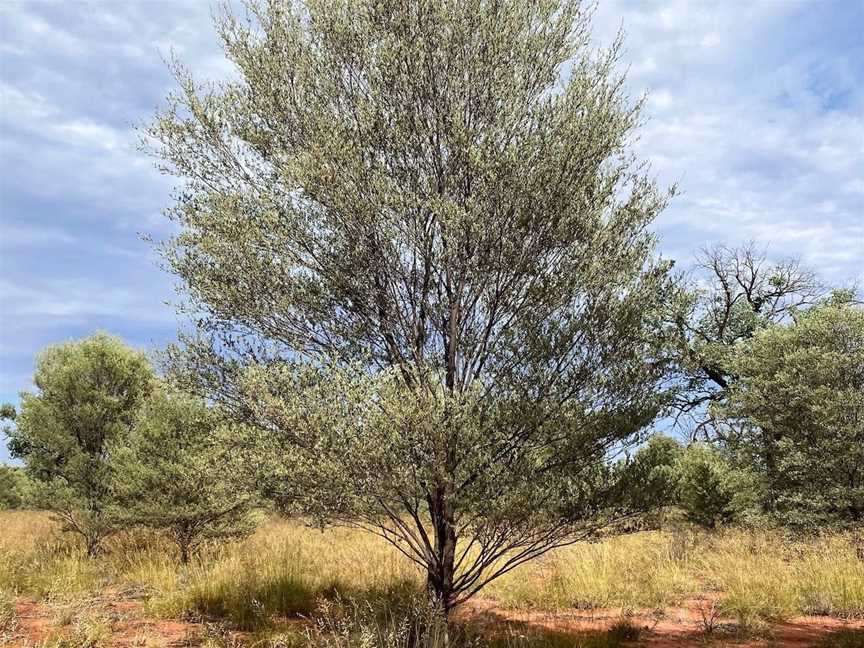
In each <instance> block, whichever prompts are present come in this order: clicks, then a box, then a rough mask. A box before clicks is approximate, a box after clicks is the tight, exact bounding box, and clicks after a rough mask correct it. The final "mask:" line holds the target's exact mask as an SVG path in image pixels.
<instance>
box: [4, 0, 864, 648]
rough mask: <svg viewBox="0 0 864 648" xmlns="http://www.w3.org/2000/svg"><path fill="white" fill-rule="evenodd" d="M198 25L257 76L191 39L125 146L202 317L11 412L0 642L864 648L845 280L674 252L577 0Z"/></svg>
mask: <svg viewBox="0 0 864 648" xmlns="http://www.w3.org/2000/svg"><path fill="white" fill-rule="evenodd" d="M216 29H217V32H218V35H219V37H220V38H221V40H222V43H223V45H224V49H225V54H226V56H227V57H228V59H229V60H230V62H231V63H232V64H233V65H234V67H235V69H236V72H237V75H236V78H232V80H230V81H226V82H225V83H224V84H215V85H210V84H206V83H199V82H197V81H196V80H194V79H193V78H192V75H191V74H190V73H189V71H188V70H186V69H185V68H184V67H183V66H182V65H181V64H180V63H179V62H177V61H174V62H173V70H174V72H175V74H176V77H177V82H178V89H177V91H176V92H175V93H173V94H172V95H170V96H169V97H168V102H167V106H166V107H165V108H164V109H163V110H162V111H161V112H160V113H159V114H157V115H156V117H155V118H154V120H153V122H152V123H151V124H150V125H149V127H147V128H145V129H144V131H143V132H142V135H143V138H144V140H145V145H144V147H145V150H147V151H149V152H150V153H152V154H153V155H154V156H155V157H156V158H157V160H158V163H159V165H160V168H161V169H162V170H163V171H166V172H168V173H170V174H172V175H174V176H175V177H176V178H177V181H178V191H177V193H176V203H175V204H174V205H173V206H172V207H171V208H170V209H169V210H168V211H167V215H168V216H169V218H170V219H171V220H172V221H173V225H172V228H171V231H172V232H174V235H173V236H172V237H170V238H169V239H167V240H165V241H162V242H161V243H160V245H159V251H160V253H161V255H162V259H163V262H164V267H165V268H166V269H167V270H168V271H169V272H171V273H172V274H173V275H174V276H175V277H176V279H177V280H179V284H180V285H179V289H180V291H181V293H182V294H183V296H184V299H185V301H184V303H183V304H182V306H181V311H182V312H183V313H185V314H189V315H190V316H191V321H190V324H189V326H187V327H185V328H184V329H183V331H181V333H180V334H179V335H178V341H177V343H176V344H173V345H170V346H169V347H168V348H167V349H162V350H160V351H159V352H158V353H156V354H150V355H149V356H148V355H147V354H146V353H144V352H143V351H141V350H136V349H132V348H130V347H128V346H127V345H126V344H125V343H124V342H123V341H122V340H120V339H119V338H116V337H112V336H110V335H108V334H106V333H96V334H94V335H92V336H90V337H87V338H85V339H82V340H74V341H67V342H64V343H60V344H56V345H51V346H49V347H47V348H46V349H45V350H43V351H42V352H41V353H40V354H39V355H38V356H37V358H36V361H35V371H34V375H33V380H32V382H33V385H34V388H33V389H32V390H31V391H25V392H22V393H21V399H20V403H19V404H18V405H17V406H12V405H4V406H3V408H2V412H0V413H2V418H4V419H6V420H7V421H8V423H7V426H6V428H5V429H4V431H5V434H6V437H7V438H8V446H9V449H10V451H11V454H12V455H13V457H15V458H16V459H18V460H20V462H21V463H22V464H23V467H21V468H15V469H12V468H4V469H3V470H2V471H0V488H2V491H0V507H4V508H9V509H18V510H12V511H9V512H4V513H2V514H0V533H2V535H0V637H4V638H5V639H6V640H8V641H11V642H13V644H14V643H15V642H18V643H21V642H27V641H30V642H31V643H32V642H41V644H39V645H41V646H42V647H43V648H49V647H56V648H60V647H62V646H66V647H69V648H85V647H88V648H95V647H97V646H102V645H106V646H107V645H112V644H117V645H140V646H146V645H165V644H166V643H167V644H173V645H211V646H240V645H260V646H271V647H272V648H277V647H279V646H333V647H334V648H343V647H348V646H363V647H368V648H373V647H381V648H390V647H391V646H392V647H393V648H396V647H400V648H402V647H404V648H423V647H427V646H428V647H430V648H431V647H436V648H437V647H438V646H441V647H446V646H449V647H453V646H461V645H462V644H465V645H466V646H467V645H477V646H481V645H490V646H497V645H503V646H508V645H531V644H537V645H547V646H583V647H585V648H589V647H593V648H604V647H606V648H610V647H612V646H622V645H628V644H629V645H638V644H639V643H645V642H651V641H653V639H654V638H656V637H657V636H660V635H661V634H662V633H660V632H659V631H658V632H656V633H655V629H656V628H661V627H662V626H663V624H664V623H668V624H672V625H674V624H675V623H678V624H679V626H682V627H685V628H686V629H687V632H688V633H689V635H688V636H686V637H684V638H683V639H682V641H683V640H693V641H698V642H718V643H719V644H720V645H722V644H724V643H728V642H730V641H731V642H735V641H737V640H739V639H746V638H748V637H753V636H757V637H758V636H763V635H764V636H766V637H767V641H769V642H770V641H774V636H775V635H774V633H775V631H776V632H780V630H777V626H778V624H779V622H780V621H782V620H783V619H788V618H791V617H797V616H801V615H820V616H821V617H823V619H822V621H823V625H825V624H828V625H826V627H828V626H830V624H831V623H834V624H841V623H842V622H844V621H849V627H840V626H839V625H835V626H831V627H830V628H828V629H829V630H833V631H836V632H833V633H829V632H828V631H827V630H826V631H825V632H823V633H822V635H820V636H818V637H817V636H815V635H814V636H810V638H809V639H806V638H805V640H812V641H822V640H823V639H824V640H825V641H827V642H833V643H831V644H830V645H835V646H843V645H846V646H854V645H858V646H860V645H861V633H860V629H861V627H862V624H861V622H860V619H861V618H864V569H862V565H864V560H862V550H861V544H860V543H861V539H860V537H861V536H860V534H861V532H862V523H864V310H862V309H861V303H860V299H859V298H858V295H857V292H856V291H855V290H854V289H849V288H846V287H843V286H833V287H829V286H825V285H823V284H822V283H821V282H820V280H819V279H818V278H817V277H816V276H815V274H814V273H812V272H811V271H810V270H809V269H807V268H805V267H803V266H802V265H801V264H800V263H799V262H798V261H796V260H794V259H785V258H782V256H781V258H779V259H773V258H769V256H768V254H767V253H765V252H763V251H762V250H760V249H759V248H757V247H756V246H755V245H742V246H738V247H726V246H723V245H716V246H712V247H708V248H705V249H703V250H702V251H701V252H699V253H698V254H697V257H696V262H695V263H694V264H693V265H692V267H691V273H689V274H681V273H678V271H677V270H676V269H675V268H674V264H673V262H672V261H671V260H669V259H665V258H663V257H662V256H661V255H660V254H659V253H658V251H657V238H656V236H655V235H654V233H653V232H652V230H651V225H652V223H653V221H654V219H655V218H656V217H657V216H658V215H659V214H660V213H661V212H662V210H663V209H664V208H665V207H666V205H667V203H668V201H669V200H672V199H674V196H675V194H676V188H674V187H672V188H669V189H668V190H667V189H662V188H660V187H658V185H657V182H656V181H655V179H654V177H655V176H654V173H653V172H652V171H651V169H649V168H648V167H647V166H646V165H645V164H643V163H642V162H641V161H640V160H639V159H637V157H636V156H634V155H633V154H632V152H631V151H630V143H631V142H632V141H633V139H634V138H635V137H636V136H637V131H638V126H639V125H640V123H641V122H642V115H641V110H642V108H643V105H644V104H643V102H641V101H636V100H633V99H631V97H630V96H629V95H628V94H627V92H626V90H625V85H624V80H623V77H622V75H621V70H622V69H623V68H624V67H626V66H625V65H623V63H624V61H622V51H623V50H622V41H621V40H620V39H618V40H616V41H615V42H614V43H612V44H611V45H610V47H609V48H608V49H606V50H602V51H597V50H596V49H595V48H594V46H593V45H592V42H593V41H592V35H591V11H590V10H587V9H586V8H585V7H583V6H582V5H581V4H580V3H579V2H577V1H570V0H560V1H557V2H556V1H551V2H487V1H485V0H471V1H467V2H466V1H463V0H459V1H456V0H441V1H439V2H407V3H405V2H401V0H400V1H399V2H396V1H395V0H393V1H386V0H385V1H383V2H382V1H379V0H374V1H373V0H345V1H344V2H334V1H332V0H308V1H307V2H296V3H294V2H280V1H273V2H251V3H250V5H249V7H248V13H247V14H246V15H245V16H243V17H238V16H236V15H233V14H231V12H230V6H226V8H225V11H224V12H223V13H222V14H220V15H219V16H218V17H217V19H216ZM565 71H566V74H565ZM658 430H666V431H667V432H668V433H669V434H660V433H659V432H658ZM27 508H32V509H37V510H33V511H27V510H23V509H27ZM265 512H266V513H265ZM28 606H29V607H28ZM22 607H23V608H26V609H28V610H30V612H29V613H28V614H27V615H23V614H22V613H21V609H22ZM28 615H29V616H28ZM40 615H41V616H40ZM45 615H49V616H52V618H53V621H52V622H51V623H48V624H47V626H46V627H45V628H43V630H45V631H44V632H42V633H41V635H44V636H40V637H38V638H34V637H32V636H30V635H29V634H28V633H31V631H33V628H32V625H33V619H34V618H43V617H44V616H45ZM129 615H132V616H133V617H134V618H135V619H137V621H134V622H133V621H130V618H129ZM136 615H137V616H136ZM544 615H546V616H545V617H544ZM568 615H569V616H568ZM694 615H696V616H694ZM25 616H26V617H27V623H29V624H30V625H26V624H25V623H24V620H25ZM159 619H161V620H162V623H163V626H158V625H154V624H155V623H156V622H155V621H154V620H159ZM544 619H545V620H544ZM855 620H858V621H855ZM121 621H122V622H121ZM124 624H125V625H124ZM148 624H149V625H148ZM172 624H173V625H172ZM592 624H593V625H592ZM688 624H689V625H688ZM43 625H46V624H43ZM25 626H26V627H25ZM130 627H132V628H133V630H134V632H137V633H138V634H135V635H134V636H130V635H129V633H130V632H132V631H133V630H130ZM22 628H24V629H23V630H22ZM160 628H161V629H160ZM824 629H825V628H823V630H824ZM22 632H23V635H22ZM159 632H163V634H162V635H158V633H159ZM166 632H174V633H175V635H176V633H177V632H182V633H187V632H188V633H192V634H183V635H182V636H179V637H178V636H173V638H171V639H168V638H166V636H164V633H166ZM154 633H156V634H154ZM817 634H818V633H817ZM157 635H158V636H157ZM823 635H824V636H823ZM777 636H780V635H777ZM160 637H161V638H160ZM778 641H781V640H780V639H778ZM154 642H155V644H154ZM159 642H162V643H161V644H160V643H159ZM178 642H179V643H178ZM682 645H685V644H682ZM825 645H826V646H827V645H829V644H828V643H826V644H825Z"/></svg>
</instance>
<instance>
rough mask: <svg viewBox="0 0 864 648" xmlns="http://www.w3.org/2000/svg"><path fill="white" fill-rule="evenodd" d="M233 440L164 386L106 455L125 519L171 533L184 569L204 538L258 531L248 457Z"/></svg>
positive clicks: (208, 413) (209, 414)
mask: <svg viewBox="0 0 864 648" xmlns="http://www.w3.org/2000/svg"><path fill="white" fill-rule="evenodd" d="M230 442H231V427H230V426H228V425H226V424H225V422H224V420H222V418H221V417H220V416H219V415H218V413H217V412H215V411H214V410H213V409H212V408H209V407H207V405H206V404H205V403H203V402H202V401H201V400H200V399H198V398H194V397H190V396H187V395H184V394H180V393H177V392H174V391H173V390H171V389H170V388H168V387H166V386H164V385H163V386H161V387H160V388H158V389H156V390H155V391H154V393H153V394H152V395H151V396H150V397H149V398H148V399H147V401H145V402H144V403H143V405H142V407H141V408H140V410H139V412H138V415H137V417H136V421H135V425H134V429H133V433H132V434H130V435H129V436H128V437H124V438H123V439H122V441H120V442H119V443H115V444H113V445H112V447H111V448H110V449H109V452H110V453H111V455H112V464H113V468H114V482H115V491H116V493H117V496H118V500H119V503H120V504H121V505H122V507H123V517H124V518H125V519H126V520H127V521H128V522H129V523H130V524H142V525H145V526H149V527H152V528H155V529H166V530H168V531H169V533H170V534H171V537H172V538H173V540H174V541H175V543H176V544H177V547H178V549H179V551H180V561H181V562H182V563H183V564H186V563H188V562H189V559H190V558H191V557H192V555H193V554H194V553H195V551H196V550H197V549H198V547H199V546H200V544H201V542H202V541H204V540H207V539H227V538H241V537H243V536H245V535H248V534H249V533H251V532H252V531H253V530H254V529H255V517H254V515H253V513H252V507H253V506H254V504H255V498H254V497H253V495H252V489H251V487H250V484H249V479H248V467H247V466H246V464H245V459H246V458H245V456H243V455H241V454H240V453H238V452H232V446H231V443H230Z"/></svg>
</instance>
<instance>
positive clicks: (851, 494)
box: [723, 293, 864, 524]
mask: <svg viewBox="0 0 864 648" xmlns="http://www.w3.org/2000/svg"><path fill="white" fill-rule="evenodd" d="M731 367H732V369H733V371H735V373H736V374H737V375H738V376H739V377H740V378H739V380H738V382H737V383H736V386H735V388H734V389H733V390H732V391H731V392H730V397H729V403H728V406H727V407H726V409H725V410H724V411H723V414H724V415H725V416H726V417H728V418H730V419H731V420H732V421H733V422H734V424H735V429H738V430H740V433H739V434H737V435H736V436H735V437H733V438H732V439H730V446H731V447H732V448H733V449H734V450H735V451H736V453H737V455H738V457H739V460H742V461H744V462H747V463H749V464H750V465H752V466H753V467H754V469H755V470H757V471H758V472H759V473H760V474H762V475H764V479H765V500H764V502H763V504H764V507H765V508H766V509H767V510H768V511H769V512H770V513H772V514H774V515H775V516H776V517H777V518H779V519H780V520H781V521H783V522H786V523H800V524H825V523H832V522H846V523H855V522H857V523H860V522H861V521H862V520H864V311H862V310H861V308H860V307H859V306H857V305H855V303H854V302H853V300H852V296H851V295H850V294H848V293H837V294H836V295H835V296H834V297H833V298H831V299H828V300H827V301H825V302H824V303H823V304H821V305H819V306H818V307H815V308H812V309H809V310H807V311H804V312H800V313H796V314H795V315H794V318H793V320H792V322H790V323H789V324H787V325H778V326H773V327H770V328H766V329H764V330H762V331H759V332H757V333H756V335H754V336H753V338H752V339H750V340H748V341H746V342H745V343H743V344H741V345H740V346H739V347H738V348H737V349H736V352H735V354H734V359H733V361H732V363H731Z"/></svg>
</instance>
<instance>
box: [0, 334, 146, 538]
mask: <svg viewBox="0 0 864 648" xmlns="http://www.w3.org/2000/svg"><path fill="white" fill-rule="evenodd" d="M33 383H34V384H35V386H36V391H35V392H23V393H22V394H21V406H20V412H19V413H18V414H17V416H16V417H15V425H14V427H12V428H10V429H9V430H7V434H8V436H9V449H10V451H11V453H12V456H13V457H17V458H20V459H22V460H23V461H24V464H25V467H26V472H27V475H28V476H29V477H30V478H31V479H32V499H33V503H34V504H35V505H37V506H40V507H42V508H46V509H48V510H51V511H53V512H54V513H55V514H56V515H57V516H58V517H59V518H60V519H61V520H62V522H63V525H64V528H65V530H67V531H72V532H74V533H77V534H79V535H80V536H82V538H83V539H84V541H85V543H86V546H87V551H88V553H90V554H92V553H95V552H96V551H97V550H98V549H99V546H100V543H101V542H102V540H103V539H104V538H105V537H106V536H107V535H110V534H111V533H112V532H114V531H115V530H116V529H117V528H118V525H120V524H121V522H120V520H119V519H118V517H117V511H116V508H115V504H116V499H115V494H114V489H113V485H112V484H113V465H112V455H111V453H110V452H108V448H109V446H110V445H111V444H112V443H120V442H122V440H123V439H126V438H127V437H128V435H129V431H130V429H131V427H132V424H133V422H134V420H135V416H136V412H137V410H138V408H139V407H140V405H141V403H142V402H143V401H144V400H145V399H146V398H147V396H148V395H149V393H150V391H151V390H152V387H153V384H154V376H153V372H152V369H151V367H150V364H149V363H148V361H147V359H146V358H145V357H144V355H143V354H142V353H140V352H138V351H136V350H134V349H131V348H129V347H128V346H126V345H125V344H123V342H121V341H120V340H119V339H117V338H114V337H111V336H109V335H106V334H104V333H97V334H95V335H93V336H91V337H89V338H85V339H83V340H79V341H74V342H66V343H63V344H57V345H53V346H49V347H47V348H46V349H45V350H43V351H42V352H41V353H40V354H39V355H38V357H37V358H36V371H35V373H34V375H33Z"/></svg>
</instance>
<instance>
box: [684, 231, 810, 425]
mask: <svg viewBox="0 0 864 648" xmlns="http://www.w3.org/2000/svg"><path fill="white" fill-rule="evenodd" d="M824 295H825V289H824V288H823V286H822V285H821V284H820V283H819V281H818V280H817V279H816V277H815V275H814V274H813V273H812V272H811V271H810V270H808V269H807V268H805V267H803V266H802V265H801V264H800V262H799V261H798V260H797V259H786V260H781V261H770V260H769V259H768V258H767V255H766V253H765V252H764V251H760V250H759V249H758V248H756V246H755V245H754V244H753V243H750V244H746V245H743V246H740V247H726V246H723V245H717V246H714V247H710V248H705V249H704V250H702V252H701V253H700V254H699V255H698V256H697V258H696V276H695V277H694V281H693V284H692V287H691V289H690V291H689V294H688V295H687V296H686V297H685V299H684V300H683V301H682V305H681V306H682V307H681V308H679V309H678V310H677V311H676V313H675V318H676V320H677V327H678V331H679V338H680V345H681V352H680V363H681V365H680V370H681V374H682V375H681V379H682V385H681V389H680V390H679V393H678V395H677V397H676V400H675V411H676V412H677V417H678V420H679V421H680V422H682V423H684V424H685V425H686V426H687V432H688V434H689V435H690V438H691V440H696V439H700V438H701V439H703V440H709V441H711V440H718V436H719V437H720V438H721V439H722V436H723V431H722V426H720V427H718V426H717V425H716V424H717V422H718V421H717V419H715V418H714V417H713V415H712V414H713V411H714V410H713V409H712V408H713V407H716V406H717V405H722V404H723V403H724V402H725V401H726V398H727V396H728V390H729V388H730V387H731V386H732V385H733V384H734V382H735V380H736V376H735V372H734V370H733V369H732V367H731V357H732V355H733V349H734V347H735V345H736V344H737V343H739V342H741V341H744V340H748V339H750V338H751V337H752V336H753V335H754V334H755V333H756V331H758V330H760V329H761V328H764V327H766V326H771V325H773V324H778V323H780V322H784V321H787V320H788V318H789V316H790V315H791V313H792V312H793V311H795V310H796V309H801V308H804V307H807V306H811V305H813V304H815V303H817V302H818V301H819V299H820V298H822V297H823V296H824Z"/></svg>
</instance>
